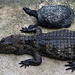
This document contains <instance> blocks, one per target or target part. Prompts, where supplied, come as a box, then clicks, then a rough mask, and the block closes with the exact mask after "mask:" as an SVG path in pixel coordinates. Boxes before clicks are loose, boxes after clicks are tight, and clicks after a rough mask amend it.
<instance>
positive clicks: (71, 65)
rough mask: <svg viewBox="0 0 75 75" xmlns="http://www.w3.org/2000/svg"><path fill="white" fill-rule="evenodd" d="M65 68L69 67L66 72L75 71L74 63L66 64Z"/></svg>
mask: <svg viewBox="0 0 75 75" xmlns="http://www.w3.org/2000/svg"><path fill="white" fill-rule="evenodd" d="M65 66H69V68H67V69H66V70H72V72H73V71H74V70H75V61H74V62H68V64H66V65H65Z"/></svg>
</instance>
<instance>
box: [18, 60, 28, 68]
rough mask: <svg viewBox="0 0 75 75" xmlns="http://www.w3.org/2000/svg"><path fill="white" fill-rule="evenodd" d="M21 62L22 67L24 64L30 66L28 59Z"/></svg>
mask: <svg viewBox="0 0 75 75" xmlns="http://www.w3.org/2000/svg"><path fill="white" fill-rule="evenodd" d="M19 64H21V66H20V67H23V66H25V68H26V67H27V66H28V67H29V61H28V60H25V61H21V62H20V63H19Z"/></svg>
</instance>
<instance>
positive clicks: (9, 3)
mask: <svg viewBox="0 0 75 75" xmlns="http://www.w3.org/2000/svg"><path fill="white" fill-rule="evenodd" d="M48 4H60V5H67V6H70V7H71V8H72V9H74V11H75V0H0V39H2V38H4V37H6V36H9V35H12V34H14V35H15V34H23V33H21V32H20V29H21V27H28V26H29V25H30V24H35V23H36V22H37V20H36V19H35V18H34V17H30V16H28V15H27V14H26V13H25V12H24V11H23V10H22V8H23V7H25V6H26V7H29V8H31V9H36V10H38V9H39V8H41V7H42V6H44V5H48ZM40 28H41V29H42V31H43V33H44V32H45V33H46V32H50V31H53V30H55V29H53V30H50V29H46V28H43V27H40ZM68 29H69V30H74V31H75V20H74V21H73V22H72V24H71V27H70V28H68ZM24 35H33V34H32V33H31V34H27V33H26V34H24ZM28 58H32V57H31V56H29V55H20V56H16V55H13V54H11V55H8V54H0V75H75V72H73V73H71V71H66V70H65V69H66V67H65V66H64V65H65V64H66V63H67V61H59V60H55V59H50V58H46V57H42V64H41V65H40V66H30V67H27V68H26V69H25V68H24V67H23V68H20V67H19V66H20V65H19V64H18V63H19V62H20V61H22V60H25V59H28Z"/></svg>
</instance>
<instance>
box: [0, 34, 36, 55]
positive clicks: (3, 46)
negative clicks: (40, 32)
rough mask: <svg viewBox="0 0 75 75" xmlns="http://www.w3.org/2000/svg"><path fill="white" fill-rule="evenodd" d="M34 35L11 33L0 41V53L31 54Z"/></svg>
mask: <svg viewBox="0 0 75 75" xmlns="http://www.w3.org/2000/svg"><path fill="white" fill-rule="evenodd" d="M35 38H36V37H34V36H24V35H11V36H8V37H6V38H3V39H2V40H1V41H0V53H3V54H17V55H22V54H25V53H26V54H29V53H31V54H32V52H33V51H32V50H33V47H32V46H33V45H34V40H35Z"/></svg>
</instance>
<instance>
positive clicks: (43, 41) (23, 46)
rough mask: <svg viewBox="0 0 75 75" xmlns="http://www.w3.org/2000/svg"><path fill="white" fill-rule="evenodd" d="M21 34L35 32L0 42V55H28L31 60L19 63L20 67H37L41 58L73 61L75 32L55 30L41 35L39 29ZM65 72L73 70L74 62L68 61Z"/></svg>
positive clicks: (12, 36)
mask: <svg viewBox="0 0 75 75" xmlns="http://www.w3.org/2000/svg"><path fill="white" fill-rule="evenodd" d="M21 32H35V34H34V35H31V36H29V35H10V36H7V37H6V38H3V39H2V40H1V41H0V53H3V54H15V55H22V54H29V55H32V56H33V58H32V59H27V60H24V61H21V62H20V63H19V64H20V67H23V66H25V68H26V67H28V66H30V65H31V66H38V65H40V64H41V63H42V56H45V57H48V58H54V59H59V60H75V31H71V30H57V31H52V32H48V33H42V31H41V29H40V28H32V29H30V30H29V29H27V28H25V30H24V29H22V30H21ZM65 66H68V67H69V68H67V69H66V70H72V72H73V71H74V70H75V61H70V62H68V64H66V65H65Z"/></svg>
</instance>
